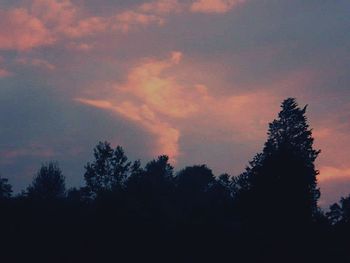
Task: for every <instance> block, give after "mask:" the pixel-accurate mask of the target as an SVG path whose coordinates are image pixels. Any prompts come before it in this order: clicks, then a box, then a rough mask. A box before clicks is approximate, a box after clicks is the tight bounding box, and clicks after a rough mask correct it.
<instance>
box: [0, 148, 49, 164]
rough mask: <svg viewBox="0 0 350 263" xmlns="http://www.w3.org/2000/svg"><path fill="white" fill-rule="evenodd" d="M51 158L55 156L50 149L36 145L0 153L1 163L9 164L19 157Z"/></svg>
mask: <svg viewBox="0 0 350 263" xmlns="http://www.w3.org/2000/svg"><path fill="white" fill-rule="evenodd" d="M53 156H55V152H54V151H53V150H52V149H50V148H47V147H44V146H42V145H36V144H33V145H29V146H28V147H23V148H17V149H12V150H2V151H0V160H1V162H2V163H11V162H13V161H14V160H15V159H17V158H21V157H41V158H43V157H44V158H51V157H53Z"/></svg>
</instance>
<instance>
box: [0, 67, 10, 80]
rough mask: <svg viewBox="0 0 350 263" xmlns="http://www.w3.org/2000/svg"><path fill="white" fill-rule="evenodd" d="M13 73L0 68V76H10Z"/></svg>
mask: <svg viewBox="0 0 350 263" xmlns="http://www.w3.org/2000/svg"><path fill="white" fill-rule="evenodd" d="M12 75H13V73H12V72H10V71H8V70H7V69H4V68H0V78H6V77H10V76H12Z"/></svg>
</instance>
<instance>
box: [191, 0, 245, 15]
mask: <svg viewBox="0 0 350 263" xmlns="http://www.w3.org/2000/svg"><path fill="white" fill-rule="evenodd" d="M245 1H246V0H197V1H195V2H194V3H193V4H192V5H191V11H192V12H198V13H226V12H228V11H230V10H231V9H232V8H234V7H236V6H237V5H239V4H241V3H244V2H245Z"/></svg>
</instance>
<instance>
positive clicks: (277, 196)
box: [234, 98, 320, 223]
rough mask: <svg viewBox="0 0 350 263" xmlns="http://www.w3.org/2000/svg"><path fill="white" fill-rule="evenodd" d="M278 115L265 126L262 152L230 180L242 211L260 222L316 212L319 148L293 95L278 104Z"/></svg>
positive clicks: (306, 216)
mask: <svg viewBox="0 0 350 263" xmlns="http://www.w3.org/2000/svg"><path fill="white" fill-rule="evenodd" d="M281 107H282V110H281V111H280V113H279V115H278V118H277V119H275V120H274V121H273V122H272V123H270V125H269V131H268V139H267V141H266V143H265V146H264V149H263V152H262V153H260V154H258V155H256V157H255V158H254V160H253V161H252V162H251V163H250V166H249V167H248V168H247V169H246V172H244V173H243V174H242V175H241V176H240V177H239V178H236V180H235V181H234V183H235V185H236V189H237V190H236V191H237V192H238V199H237V201H238V202H241V203H240V205H241V207H246V209H247V210H245V211H244V212H245V213H246V214H247V213H248V214H249V215H250V216H254V218H263V220H264V221H266V220H267V221H271V223H273V222H275V221H279V222H281V221H282V222H285V221H293V222H296V223H297V222H299V223H302V222H308V221H311V220H312V218H313V216H314V215H315V214H316V213H317V200H318V198H319V196H320V192H319V189H318V188H317V180H316V176H317V174H318V171H317V170H316V169H315V165H314V162H315V160H316V158H317V156H318V154H319V153H320V151H318V150H315V149H314V148H313V142H314V139H313V138H312V130H311V129H310V128H309V125H308V123H307V118H306V116H305V113H306V108H307V107H306V106H305V107H303V108H300V107H299V106H298V104H297V102H296V100H295V99H294V98H288V99H286V100H285V101H284V102H283V103H282V106H281Z"/></svg>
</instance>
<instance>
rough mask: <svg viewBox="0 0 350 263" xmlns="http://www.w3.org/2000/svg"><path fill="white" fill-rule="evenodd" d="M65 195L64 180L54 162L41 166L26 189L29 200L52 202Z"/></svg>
mask: <svg viewBox="0 0 350 263" xmlns="http://www.w3.org/2000/svg"><path fill="white" fill-rule="evenodd" d="M65 193H66V185H65V178H64V176H63V175H62V171H61V169H60V168H59V167H58V164H57V163H55V162H50V163H48V164H44V165H42V166H41V168H40V170H39V171H38V173H37V175H36V176H35V178H34V179H33V183H32V184H31V185H30V186H28V188H27V193H26V194H27V196H28V197H29V198H35V199H41V200H54V199H59V198H63V197H64V196H65Z"/></svg>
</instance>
